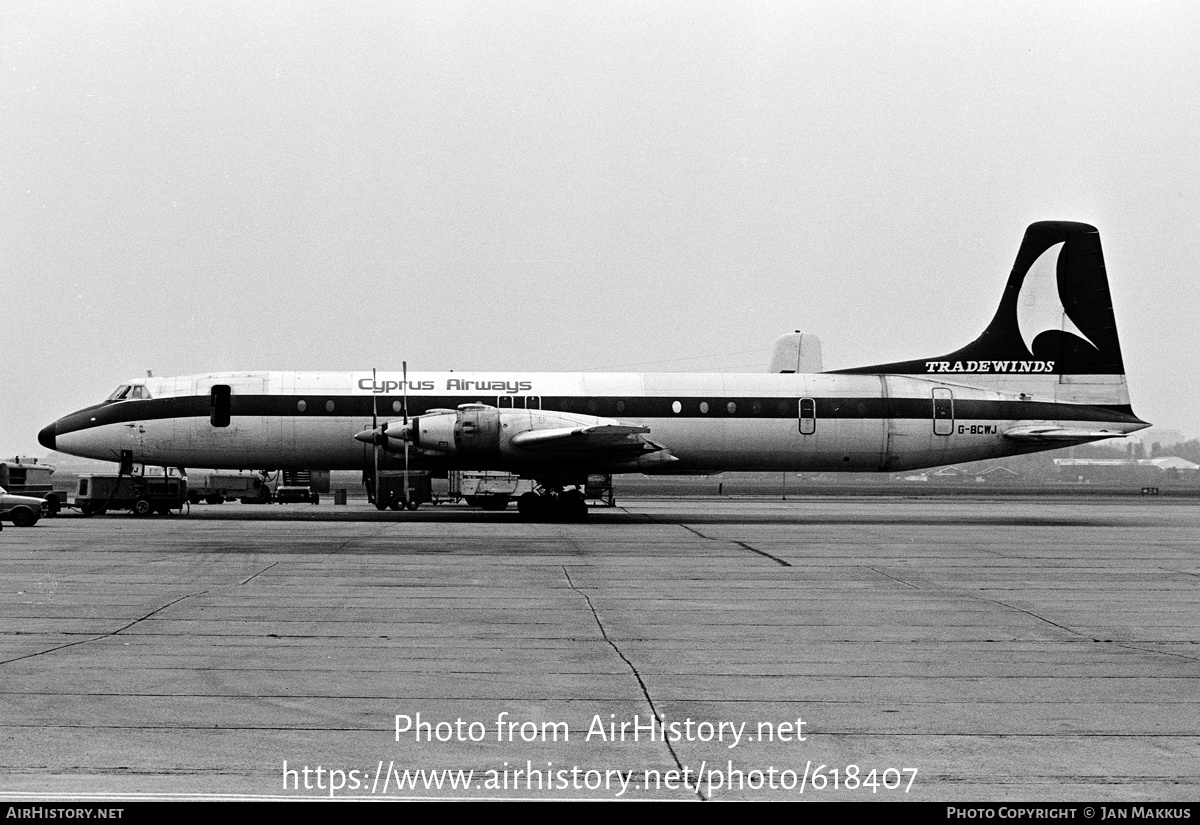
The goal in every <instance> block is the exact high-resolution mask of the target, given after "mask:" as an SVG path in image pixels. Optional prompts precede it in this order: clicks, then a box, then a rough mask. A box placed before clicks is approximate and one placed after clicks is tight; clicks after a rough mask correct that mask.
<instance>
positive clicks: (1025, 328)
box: [1017, 241, 1100, 354]
mask: <svg viewBox="0 0 1200 825" xmlns="http://www.w3.org/2000/svg"><path fill="white" fill-rule="evenodd" d="M1064 243H1065V241H1062V242H1059V243H1056V244H1055V245H1054V246H1052V247H1050V248H1049V249H1047V250H1046V251H1045V252H1043V253H1042V254H1041V255H1039V256H1038V259H1037V260H1036V261H1034V262H1033V265H1032V266H1030V267H1029V271H1028V272H1026V273H1025V280H1024V282H1023V283H1022V284H1021V294H1020V295H1019V296H1018V297H1017V327H1018V328H1019V329H1020V331H1021V340H1023V341H1024V342H1025V347H1026V348H1027V349H1028V350H1029V352H1030V354H1032V353H1033V341H1034V339H1035V338H1037V337H1038V336H1039V335H1041V334H1042V333H1043V332H1046V331H1048V330H1058V331H1061V332H1069V333H1070V334H1072V335H1075V336H1078V337H1079V338H1082V339H1083V340H1084V341H1087V342H1088V343H1089V344H1091V345H1092V347H1093V348H1094V349H1096V350H1097V351H1098V350H1099V349H1100V347H1097V346H1096V344H1095V342H1094V341H1092V339H1091V338H1088V337H1087V336H1086V335H1084V334H1083V333H1082V332H1081V331H1080V330H1079V327H1077V326H1075V323H1074V322H1073V321H1072V320H1071V319H1070V317H1069V316H1068V315H1067V310H1066V308H1065V307H1064V306H1063V302H1062V297H1061V296H1060V295H1059V294H1058V256H1059V254H1060V253H1061V252H1062V248H1063V245H1064Z"/></svg>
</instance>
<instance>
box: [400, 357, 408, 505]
mask: <svg viewBox="0 0 1200 825" xmlns="http://www.w3.org/2000/svg"><path fill="white" fill-rule="evenodd" d="M400 369H401V370H403V372H404V431H405V436H406V437H405V439H404V506H405V507H407V506H408V438H407V435H408V362H407V361H401V362H400Z"/></svg>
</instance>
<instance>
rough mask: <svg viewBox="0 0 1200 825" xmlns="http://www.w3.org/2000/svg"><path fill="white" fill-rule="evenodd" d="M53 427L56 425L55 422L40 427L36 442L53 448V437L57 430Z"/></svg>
mask: <svg viewBox="0 0 1200 825" xmlns="http://www.w3.org/2000/svg"><path fill="white" fill-rule="evenodd" d="M55 427H56V424H49V425H47V426H45V427H42V430H41V432H39V433H38V443H39V444H41V445H42V446H43V447H45V448H46V449H47V450H53V449H55V447H54V439H55V437H56V436H57V435H58V432H57V430H56V429H55Z"/></svg>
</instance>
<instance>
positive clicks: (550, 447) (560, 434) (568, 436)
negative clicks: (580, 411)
mask: <svg viewBox="0 0 1200 825" xmlns="http://www.w3.org/2000/svg"><path fill="white" fill-rule="evenodd" d="M648 432H650V428H649V427H636V426H632V425H628V424H595V425H592V426H585V427H556V428H553V429H539V430H527V431H525V432H523V433H517V434H516V435H514V436H513V437H512V442H511V443H512V446H514V447H517V448H519V449H522V450H531V451H533V450H536V451H541V452H555V453H558V452H573V453H574V452H586V453H611V454H617V453H645V452H654V451H657V450H661V449H663V447H662V445H660V444H655V443H654V442H653V441H648V440H647V439H645V438H643V437H642V436H643V435H644V434H645V433H648Z"/></svg>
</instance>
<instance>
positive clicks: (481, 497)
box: [457, 470, 534, 510]
mask: <svg viewBox="0 0 1200 825" xmlns="http://www.w3.org/2000/svg"><path fill="white" fill-rule="evenodd" d="M533 487H534V483H533V481H532V480H530V479H523V478H521V477H520V476H518V475H514V474H513V473H503V472H489V471H486V470H480V471H473V470H463V471H462V472H461V473H459V474H458V485H457V492H458V495H459V496H461V497H462V498H463V499H464V500H465V501H466V502H467V505H468V506H470V507H481V508H483V509H484V510H503V509H505V508H506V507H508V502H509V501H511V500H513V499H516V498H520V497H521V495H522V494H524V493H531V492H533Z"/></svg>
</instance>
